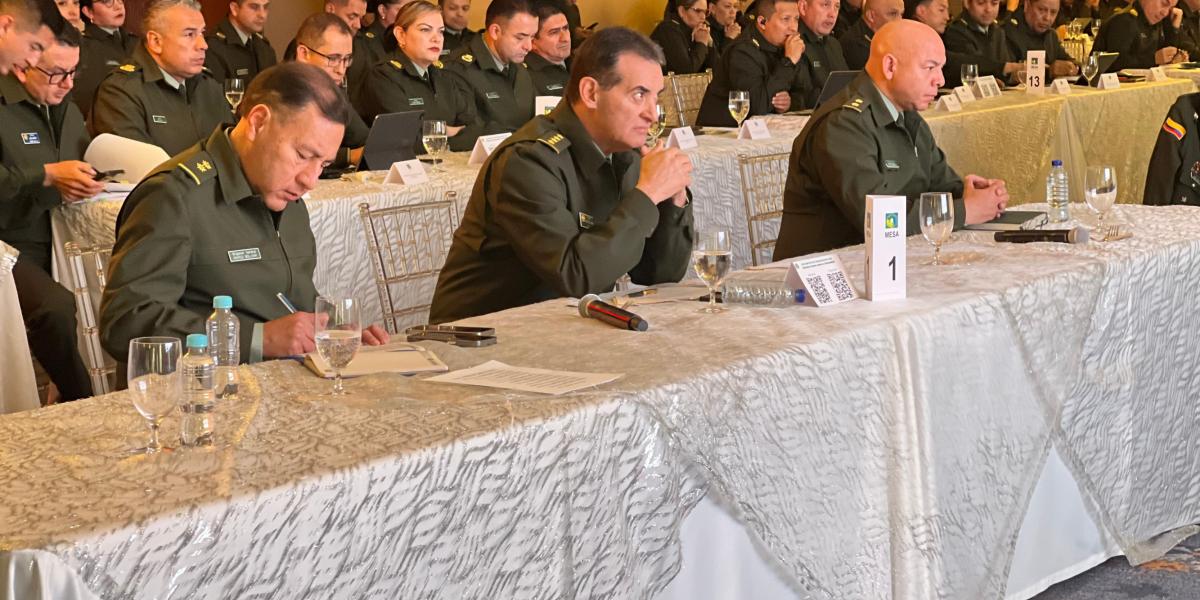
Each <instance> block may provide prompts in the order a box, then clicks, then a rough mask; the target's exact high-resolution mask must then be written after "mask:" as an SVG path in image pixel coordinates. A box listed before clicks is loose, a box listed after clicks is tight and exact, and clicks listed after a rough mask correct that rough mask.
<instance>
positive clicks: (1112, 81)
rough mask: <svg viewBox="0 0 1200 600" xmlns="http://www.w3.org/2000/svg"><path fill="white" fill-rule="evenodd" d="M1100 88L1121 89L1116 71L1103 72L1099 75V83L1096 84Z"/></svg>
mask: <svg viewBox="0 0 1200 600" xmlns="http://www.w3.org/2000/svg"><path fill="white" fill-rule="evenodd" d="M1096 89H1100V90H1119V89H1121V80H1120V79H1119V78H1118V77H1117V74H1116V73H1105V74H1103V75H1101V76H1100V85H1098V86H1096Z"/></svg>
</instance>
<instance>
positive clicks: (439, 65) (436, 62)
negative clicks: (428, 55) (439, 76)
mask: <svg viewBox="0 0 1200 600" xmlns="http://www.w3.org/2000/svg"><path fill="white" fill-rule="evenodd" d="M433 66H434V67H437V68H439V69H443V68H445V67H446V65H444V64H442V61H440V60H435V61H433Z"/></svg>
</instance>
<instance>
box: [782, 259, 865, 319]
mask: <svg viewBox="0 0 1200 600" xmlns="http://www.w3.org/2000/svg"><path fill="white" fill-rule="evenodd" d="M787 284H788V285H789V286H791V287H792V288H793V289H803V290H804V304H806V305H808V306H818V307H821V306H831V305H834V304H841V303H842V302H847V301H850V300H854V299H855V298H858V292H857V291H856V290H855V289H854V286H853V285H852V284H851V283H850V278H849V277H847V276H846V268H845V267H843V266H842V259H841V258H839V257H838V255H836V254H822V255H820V256H812V257H808V258H802V259H800V260H798V261H795V262H793V263H792V267H791V268H790V269H788V274H787Z"/></svg>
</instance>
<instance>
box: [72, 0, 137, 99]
mask: <svg viewBox="0 0 1200 600" xmlns="http://www.w3.org/2000/svg"><path fill="white" fill-rule="evenodd" d="M140 43H141V41H140V40H138V38H137V36H135V35H133V34H132V33H129V32H127V31H125V30H123V29H118V30H116V31H115V32H113V33H109V32H107V31H105V30H103V29H100V28H99V27H96V26H95V25H93V24H91V23H88V24H87V25H86V26H84V28H83V37H82V39H80V40H79V67H78V69H77V72H76V73H75V87H74V88H73V89H72V93H71V97H72V98H73V99H74V100H75V103H76V104H78V105H79V110H80V111H81V112H82V113H83V114H85V115H86V114H90V113H91V111H92V100H93V99H95V97H96V89H97V88H99V87H100V82H101V81H104V78H105V77H107V76H108V74H109V72H111V71H112V70H113V69H115V68H117V67H119V66H121V65H123V64H125V63H127V62H129V56H130V55H131V54H133V51H134V50H136V49H137V47H138V44H140Z"/></svg>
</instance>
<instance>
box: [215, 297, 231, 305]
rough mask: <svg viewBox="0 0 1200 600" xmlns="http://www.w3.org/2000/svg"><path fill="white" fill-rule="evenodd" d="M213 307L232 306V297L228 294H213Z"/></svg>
mask: <svg viewBox="0 0 1200 600" xmlns="http://www.w3.org/2000/svg"><path fill="white" fill-rule="evenodd" d="M213 308H233V298H230V297H229V296H213Z"/></svg>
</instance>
